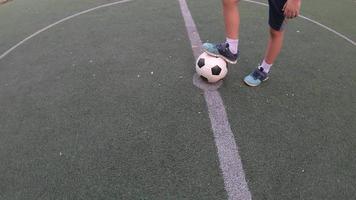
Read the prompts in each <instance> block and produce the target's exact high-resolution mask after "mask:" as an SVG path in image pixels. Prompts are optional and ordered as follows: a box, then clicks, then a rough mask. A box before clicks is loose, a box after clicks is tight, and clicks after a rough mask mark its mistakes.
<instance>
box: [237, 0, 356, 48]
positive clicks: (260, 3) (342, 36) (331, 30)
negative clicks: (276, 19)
mask: <svg viewBox="0 0 356 200" xmlns="http://www.w3.org/2000/svg"><path fill="white" fill-rule="evenodd" d="M242 1H245V2H249V3H254V4H258V5H262V6H266V7H268V4H266V3H262V2H258V1H253V0H242ZM299 17H300V18H302V19H305V20H307V21H309V22H311V23H314V24H316V25H318V26H320V27H322V28H324V29H326V30H328V31H330V32H332V33H334V34H336V35H337V36H339V37H341V38H343V39H344V40H346V41H348V42H349V43H351V44H352V45H354V46H356V42H355V41H353V40H351V39H350V38H348V37H347V36H345V35H343V34H341V33H339V32H337V31H336V30H334V29H332V28H330V27H328V26H326V25H324V24H322V23H320V22H317V21H315V20H313V19H310V18H308V17H306V16H303V15H299Z"/></svg>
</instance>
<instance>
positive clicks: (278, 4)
mask: <svg viewBox="0 0 356 200" xmlns="http://www.w3.org/2000/svg"><path fill="white" fill-rule="evenodd" d="M286 2H287V0H268V4H269V18H268V23H269V26H270V27H271V28H272V29H274V30H276V31H280V30H283V28H284V25H285V21H284V20H285V17H284V14H283V11H282V9H283V6H284V4H285V3H286Z"/></svg>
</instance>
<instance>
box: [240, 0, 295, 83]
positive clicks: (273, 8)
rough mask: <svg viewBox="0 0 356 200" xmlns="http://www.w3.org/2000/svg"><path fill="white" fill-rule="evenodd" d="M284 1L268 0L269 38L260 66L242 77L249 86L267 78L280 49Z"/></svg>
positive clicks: (283, 21) (283, 23)
mask: <svg viewBox="0 0 356 200" xmlns="http://www.w3.org/2000/svg"><path fill="white" fill-rule="evenodd" d="M288 1H289V0H288ZM292 1H294V0H292ZM286 2H287V0H268V3H269V26H270V31H269V32H270V34H269V40H268V44H267V49H266V53H265V57H264V59H263V61H262V62H261V64H260V66H258V67H257V69H255V70H254V71H253V72H252V73H251V74H249V75H248V76H246V77H245V78H244V82H245V83H246V84H247V85H249V86H258V85H260V84H261V83H262V82H263V81H265V80H267V79H268V72H269V70H270V68H271V67H272V64H273V63H274V61H275V60H276V58H277V57H278V55H279V53H280V51H281V49H282V44H283V39H284V25H285V22H286V16H285V14H284V8H285V5H287V4H286Z"/></svg>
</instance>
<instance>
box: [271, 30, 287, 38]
mask: <svg viewBox="0 0 356 200" xmlns="http://www.w3.org/2000/svg"><path fill="white" fill-rule="evenodd" d="M269 33H270V36H271V38H272V39H277V38H282V37H283V35H284V31H283V30H280V31H277V30H274V29H272V28H271V29H270V31H269Z"/></svg>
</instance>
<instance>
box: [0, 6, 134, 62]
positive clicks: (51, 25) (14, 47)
mask: <svg viewBox="0 0 356 200" xmlns="http://www.w3.org/2000/svg"><path fill="white" fill-rule="evenodd" d="M130 1H132V0H121V1H116V2H112V3H107V4H103V5H100V6H97V7H94V8H90V9H88V10H84V11H81V12H78V13H76V14H73V15H71V16H68V17H66V18H63V19H61V20H59V21H57V22H54V23H53V24H50V25H48V26H46V27H44V28H42V29H40V30H38V31H37V32H35V33H33V34H32V35H30V36H28V37H27V38H25V39H23V40H22V41H20V42H19V43H17V44H16V45H14V46H13V47H11V48H10V49H9V50H7V51H5V52H4V53H3V54H1V55H0V60H1V59H3V58H4V57H5V56H6V55H8V54H9V53H11V52H12V51H13V50H15V49H16V48H17V47H19V46H20V45H22V44H23V43H25V42H26V41H28V40H30V39H31V38H33V37H35V36H36V35H38V34H40V33H42V32H44V31H46V30H48V29H50V28H52V27H54V26H56V25H58V24H60V23H62V22H65V21H67V20H70V19H72V18H74V17H78V16H79V15H82V14H85V13H88V12H91V11H94V10H97V9H100V8H105V7H109V6H113V5H116V4H121V3H126V2H130Z"/></svg>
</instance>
